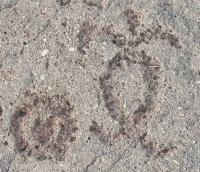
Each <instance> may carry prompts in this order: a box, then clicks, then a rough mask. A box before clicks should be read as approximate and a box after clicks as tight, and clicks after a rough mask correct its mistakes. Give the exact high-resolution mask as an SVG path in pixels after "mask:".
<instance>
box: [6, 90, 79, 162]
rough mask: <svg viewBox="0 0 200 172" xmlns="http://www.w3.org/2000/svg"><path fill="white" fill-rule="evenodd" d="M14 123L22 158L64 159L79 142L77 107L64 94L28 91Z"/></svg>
mask: <svg viewBox="0 0 200 172" xmlns="http://www.w3.org/2000/svg"><path fill="white" fill-rule="evenodd" d="M24 96H25V100H26V101H25V102H23V100H21V101H22V102H21V105H19V106H18V107H17V108H16V109H15V112H14V115H13V118H12V120H11V126H10V129H11V133H12V135H13V136H14V138H15V149H16V150H17V151H18V152H19V153H20V154H22V155H23V156H33V157H35V158H36V159H38V160H45V159H55V160H59V161H61V160H63V159H64V156H65V153H66V151H67V149H68V148H69V146H70V144H71V143H72V142H74V141H75V140H76V135H75V133H76V132H77V131H78V128H77V126H76V122H77V121H76V119H74V118H72V117H71V114H72V112H73V110H74V106H73V105H72V104H71V103H70V102H69V101H68V100H67V97H66V96H65V95H55V96H38V95H37V94H36V93H31V92H30V91H27V92H25V94H24Z"/></svg>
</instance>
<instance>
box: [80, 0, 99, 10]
mask: <svg viewBox="0 0 200 172" xmlns="http://www.w3.org/2000/svg"><path fill="white" fill-rule="evenodd" d="M83 2H84V3H86V4H87V5H88V6H89V7H97V8H98V9H100V10H102V9H103V0H83Z"/></svg>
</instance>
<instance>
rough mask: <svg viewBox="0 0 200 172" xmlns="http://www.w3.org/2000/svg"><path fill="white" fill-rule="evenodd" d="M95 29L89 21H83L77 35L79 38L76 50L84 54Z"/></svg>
mask: <svg viewBox="0 0 200 172" xmlns="http://www.w3.org/2000/svg"><path fill="white" fill-rule="evenodd" d="M96 31H97V26H96V25H92V24H90V23H89V22H84V23H83V27H82V29H81V30H80V32H79V34H78V36H77V37H78V39H79V47H78V50H79V51H80V52H81V53H83V54H86V49H89V44H90V41H91V40H92V37H94V34H95V33H96Z"/></svg>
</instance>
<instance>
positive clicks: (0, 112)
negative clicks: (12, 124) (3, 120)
mask: <svg viewBox="0 0 200 172" xmlns="http://www.w3.org/2000/svg"><path fill="white" fill-rule="evenodd" d="M2 114H3V109H2V107H1V106H0V116H2Z"/></svg>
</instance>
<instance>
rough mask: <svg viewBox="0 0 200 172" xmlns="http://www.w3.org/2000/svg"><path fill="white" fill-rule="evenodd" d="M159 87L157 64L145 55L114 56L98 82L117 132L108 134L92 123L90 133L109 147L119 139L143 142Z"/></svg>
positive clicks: (160, 75)
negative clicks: (123, 137) (116, 124)
mask: <svg viewBox="0 0 200 172" xmlns="http://www.w3.org/2000/svg"><path fill="white" fill-rule="evenodd" d="M162 83H163V79H162V72H161V66H160V63H159V61H158V60H156V59H154V58H152V57H150V56H149V55H147V54H146V53H145V52H144V51H141V52H138V51H133V52H132V53H130V52H129V53H127V52H125V53H123V54H120V53H119V54H116V56H115V57H114V58H113V59H112V60H111V61H110V62H109V64H108V68H107V72H106V73H105V74H104V75H103V76H102V77H101V78H100V87H101V89H102V94H103V98H104V101H105V106H106V108H107V110H108V112H109V114H110V115H111V118H112V119H113V120H115V121H117V122H118V123H119V131H118V133H114V134H107V133H106V131H104V129H103V126H99V125H98V123H97V122H93V125H92V126H91V127H90V131H91V132H93V133H95V134H96V135H97V136H98V137H99V138H100V140H101V141H104V142H108V143H109V144H111V145H112V143H111V142H115V141H116V139H118V138H119V137H120V135H124V136H126V137H128V138H134V139H135V138H137V139H140V138H142V139H144V138H145V136H146V131H147V123H148V121H149V120H150V119H151V118H152V113H153V112H154V109H155V106H156V103H157V96H158V94H159V91H160V90H159V89H160V88H161V85H162ZM102 138H104V139H102ZM105 138H106V139H105Z"/></svg>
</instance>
